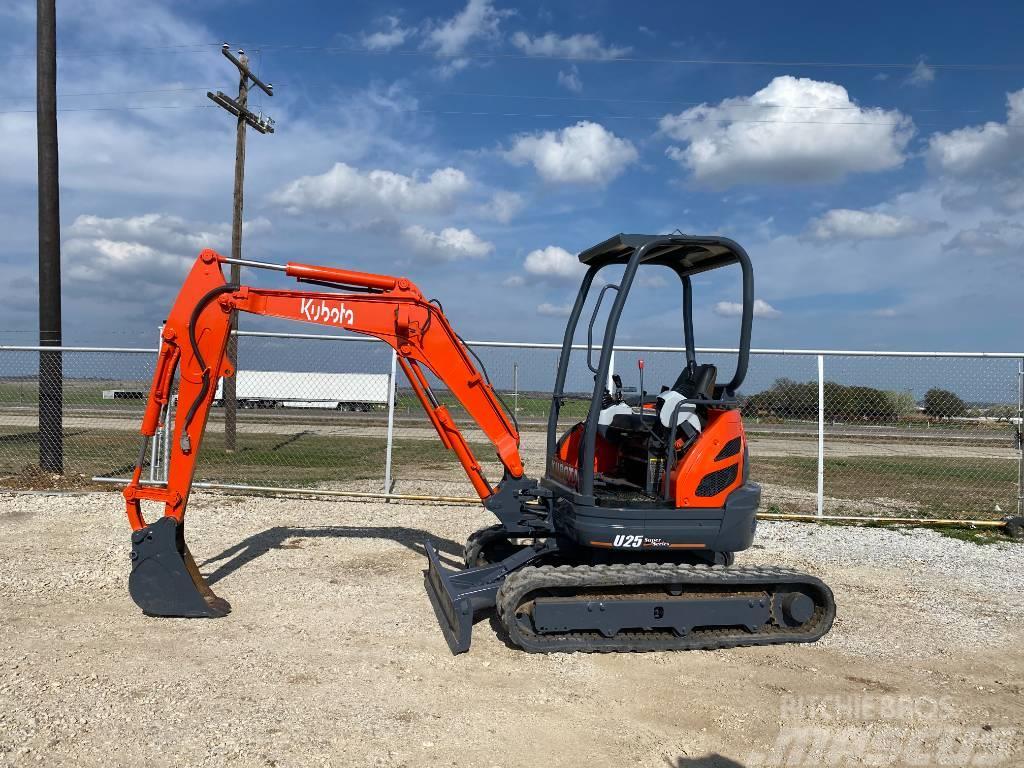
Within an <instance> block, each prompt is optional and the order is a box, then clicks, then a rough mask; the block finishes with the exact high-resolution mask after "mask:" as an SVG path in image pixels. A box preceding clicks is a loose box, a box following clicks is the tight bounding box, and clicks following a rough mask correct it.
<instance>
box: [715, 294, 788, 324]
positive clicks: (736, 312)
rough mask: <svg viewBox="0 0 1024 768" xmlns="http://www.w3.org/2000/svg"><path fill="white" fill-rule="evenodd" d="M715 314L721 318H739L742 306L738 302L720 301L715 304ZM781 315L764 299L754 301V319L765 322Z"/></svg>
mask: <svg viewBox="0 0 1024 768" xmlns="http://www.w3.org/2000/svg"><path fill="white" fill-rule="evenodd" d="M714 311H715V314H716V315H720V316H721V317H739V316H740V315H742V314H743V305H742V304H741V303H739V302H738V301H720V302H718V303H717V304H715V310H714ZM781 314H782V313H781V312H780V311H779V310H777V309H776V308H775V307H773V306H772V305H771V304H769V303H768V302H767V301H765V300H764V299H754V317H762V318H764V319H766V320H770V319H772V318H776V317H779V316H780V315H781Z"/></svg>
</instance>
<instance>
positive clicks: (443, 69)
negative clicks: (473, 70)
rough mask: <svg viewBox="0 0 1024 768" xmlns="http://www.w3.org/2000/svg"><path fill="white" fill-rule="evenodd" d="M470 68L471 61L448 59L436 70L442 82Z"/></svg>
mask: <svg viewBox="0 0 1024 768" xmlns="http://www.w3.org/2000/svg"><path fill="white" fill-rule="evenodd" d="M468 66H469V59H466V58H461V59H448V60H447V61H446V62H444V63H443V64H441V65H440V66H439V67H437V68H436V69H435V70H434V73H435V74H436V75H437V76H438V77H439V78H441V79H442V80H448V79H450V78H452V77H454V76H455V75H457V74H458V73H459V72H461V71H462V70H464V69H465V68H466V67H468Z"/></svg>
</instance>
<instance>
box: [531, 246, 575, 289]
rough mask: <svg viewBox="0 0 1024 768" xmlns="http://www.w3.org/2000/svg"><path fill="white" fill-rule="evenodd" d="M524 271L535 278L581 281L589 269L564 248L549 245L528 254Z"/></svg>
mask: <svg viewBox="0 0 1024 768" xmlns="http://www.w3.org/2000/svg"><path fill="white" fill-rule="evenodd" d="M523 269H524V270H525V271H526V273H527V274H529V275H532V276H534V277H539V278H545V279H553V280H567V281H573V282H575V281H576V280H579V278H580V276H581V275H582V274H583V273H584V272H586V271H587V268H586V267H585V266H583V264H581V263H580V260H579V259H578V258H576V257H575V256H574V255H573V254H571V253H569V252H568V251H567V250H565V249H564V248H559V247H558V246H557V245H549V246H548V247H547V248H538V249H537V250H535V251H530V252H529V253H528V254H526V260H525V261H524V262H523Z"/></svg>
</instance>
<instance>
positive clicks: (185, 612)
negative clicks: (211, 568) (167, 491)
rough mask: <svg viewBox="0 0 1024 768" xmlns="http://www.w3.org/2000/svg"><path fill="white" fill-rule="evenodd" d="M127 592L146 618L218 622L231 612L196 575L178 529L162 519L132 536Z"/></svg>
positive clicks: (168, 518) (195, 568)
mask: <svg viewBox="0 0 1024 768" xmlns="http://www.w3.org/2000/svg"><path fill="white" fill-rule="evenodd" d="M131 558H132V572H131V575H130V576H129V577H128V592H129V594H131V596H132V600H134V601H135V604H136V605H137V606H139V608H141V609H142V611H143V613H145V614H147V615H149V616H181V617H186V618H218V617H221V616H226V615H227V614H228V613H230V612H231V605H230V604H229V603H228V601H227V600H224V599H222V598H219V597H217V595H215V594H214V593H213V590H212V589H210V585H209V584H207V583H206V580H205V579H204V578H203V575H202V574H201V573H200V572H199V566H197V565H196V561H195V559H194V558H193V557H192V553H191V552H189V551H188V547H187V546H186V545H185V537H184V534H183V529H182V525H181V524H180V523H178V521H177V520H175V519H174V518H173V517H162V518H160V519H159V520H157V521H156V522H155V523H152V524H151V525H147V526H146V527H145V528H141V529H139V530H137V531H133V532H132V554H131Z"/></svg>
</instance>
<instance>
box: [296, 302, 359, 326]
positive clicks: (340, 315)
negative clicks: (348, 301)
mask: <svg viewBox="0 0 1024 768" xmlns="http://www.w3.org/2000/svg"><path fill="white" fill-rule="evenodd" d="M332 303H333V302H332ZM299 312H300V313H301V314H302V316H303V317H304V318H306V319H307V320H309V321H310V322H311V323H334V324H335V325H352V323H354V322H355V319H356V315H355V312H353V311H352V310H351V309H345V304H344V303H343V302H340V301H339V302H337V303H336V304H334V306H331V304H328V303H327V302H326V301H325V300H323V299H321V300H320V301H319V303H318V302H317V300H316V299H300V303H299Z"/></svg>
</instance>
